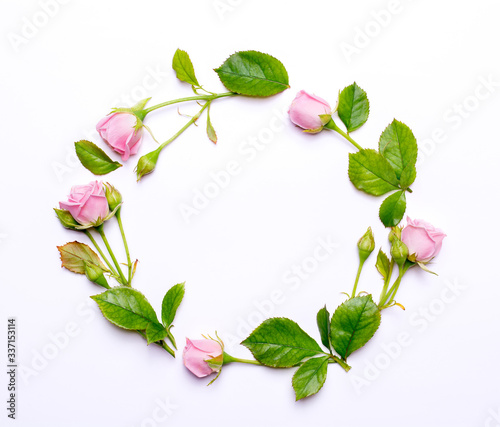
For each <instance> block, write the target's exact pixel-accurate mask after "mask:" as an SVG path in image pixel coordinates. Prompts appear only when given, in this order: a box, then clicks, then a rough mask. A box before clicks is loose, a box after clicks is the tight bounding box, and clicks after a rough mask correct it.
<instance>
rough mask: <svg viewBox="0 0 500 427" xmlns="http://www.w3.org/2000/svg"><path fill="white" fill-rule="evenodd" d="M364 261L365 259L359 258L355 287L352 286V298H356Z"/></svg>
mask: <svg viewBox="0 0 500 427" xmlns="http://www.w3.org/2000/svg"><path fill="white" fill-rule="evenodd" d="M364 263H365V261H364V260H359V267H358V273H357V274H356V280H354V287H353V288H352V295H351V298H354V297H355V296H356V288H357V287H358V282H359V276H360V275H361V270H363V265H364Z"/></svg>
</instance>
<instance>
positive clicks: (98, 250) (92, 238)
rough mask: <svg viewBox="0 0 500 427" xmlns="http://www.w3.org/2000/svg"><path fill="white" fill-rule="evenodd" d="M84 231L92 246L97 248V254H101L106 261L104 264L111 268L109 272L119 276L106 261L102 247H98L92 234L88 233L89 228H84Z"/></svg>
mask: <svg viewBox="0 0 500 427" xmlns="http://www.w3.org/2000/svg"><path fill="white" fill-rule="evenodd" d="M84 232H85V234H86V235H87V237H88V238H89V239H90V241H91V242H92V244H93V245H94V247H95V248H96V249H97V252H99V255H101V258H102V259H103V260H104V262H105V263H106V265H107V266H108V268H109V269H110V270H111V273H112V274H113V276H114V277H116V278H119V277H120V276H118V273H117V272H116V270H115V269H114V268H113V266H112V265H111V263H110V262H109V261H108V259H107V258H106V255H104V252H103V251H102V249H101V248H100V247H99V245H98V244H97V242H96V241H95V239H94V236H92V234H91V233H90V231H89V230H84Z"/></svg>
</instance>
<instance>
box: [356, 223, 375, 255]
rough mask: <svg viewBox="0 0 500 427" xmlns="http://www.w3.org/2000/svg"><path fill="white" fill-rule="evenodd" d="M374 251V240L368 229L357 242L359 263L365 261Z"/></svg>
mask: <svg viewBox="0 0 500 427" xmlns="http://www.w3.org/2000/svg"><path fill="white" fill-rule="evenodd" d="M374 249H375V239H374V237H373V232H372V228H371V227H368V230H366V233H365V234H363V236H362V237H361V239H359V241H358V251H359V259H360V260H361V262H364V261H366V259H367V258H368V257H369V256H370V254H371V253H372V252H373V250H374Z"/></svg>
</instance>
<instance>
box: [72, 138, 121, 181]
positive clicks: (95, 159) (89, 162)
mask: <svg viewBox="0 0 500 427" xmlns="http://www.w3.org/2000/svg"><path fill="white" fill-rule="evenodd" d="M75 150H76V155H77V156H78V158H79V159H80V162H81V163H82V165H83V166H84V167H85V168H87V169H88V170H89V171H90V172H92V173H93V174H94V175H106V174H107V173H110V172H113V171H114V170H116V169H118V168H119V167H121V166H122V165H121V164H120V163H118V162H114V161H113V160H111V159H110V158H109V156H108V155H107V154H106V153H105V152H104V151H102V150H101V149H100V148H99V147H98V146H97V145H95V144H94V143H93V142H90V141H86V140H81V141H78V142H75Z"/></svg>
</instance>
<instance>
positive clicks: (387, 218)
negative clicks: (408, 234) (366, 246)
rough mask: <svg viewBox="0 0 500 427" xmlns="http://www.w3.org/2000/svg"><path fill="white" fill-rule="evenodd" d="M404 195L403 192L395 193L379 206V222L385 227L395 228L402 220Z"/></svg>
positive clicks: (404, 206)
mask: <svg viewBox="0 0 500 427" xmlns="http://www.w3.org/2000/svg"><path fill="white" fill-rule="evenodd" d="M405 193H406V192H405V190H401V191H396V192H395V193H394V194H391V195H390V196H389V197H387V198H386V199H385V200H384V201H383V202H382V204H381V205H380V210H379V216H380V220H381V221H382V224H384V225H385V226H386V227H395V226H396V225H398V224H399V223H400V222H401V220H402V219H403V216H404V214H405V210H406V195H405Z"/></svg>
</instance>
